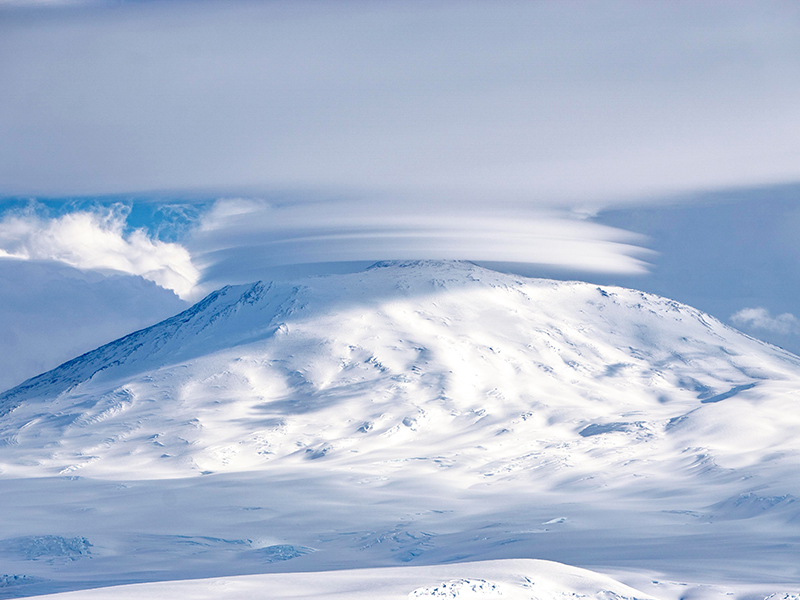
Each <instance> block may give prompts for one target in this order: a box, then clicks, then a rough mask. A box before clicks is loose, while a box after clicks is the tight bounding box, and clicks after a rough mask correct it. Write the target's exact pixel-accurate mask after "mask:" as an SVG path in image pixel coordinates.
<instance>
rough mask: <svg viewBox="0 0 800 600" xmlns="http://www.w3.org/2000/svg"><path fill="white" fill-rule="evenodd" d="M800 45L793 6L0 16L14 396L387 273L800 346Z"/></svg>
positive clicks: (83, 8)
mask: <svg viewBox="0 0 800 600" xmlns="http://www.w3.org/2000/svg"><path fill="white" fill-rule="evenodd" d="M798 33H800V6H798V4H797V3H796V2H788V1H787V2H779V1H761V2H746V1H742V2H737V3H728V2H721V1H720V2H710V1H709V2H666V1H664V2H655V1H654V2H633V1H626V2H615V1H608V2H584V1H578V0H576V1H574V2H569V3H565V2H545V1H539V2H496V3H483V2H409V1H406V2H391V1H388V2H381V3H368V2H359V1H343V2H337V3H330V2H321V1H316V2H315V1H300V2H288V1H281V0H274V1H271V2H224V1H223V2H210V1H208V2H204V1H199V2H188V1H181V0H165V1H162V2H136V1H128V2H126V1H122V2H120V1H114V2H103V1H102V0H98V1H91V2H81V1H63V2H59V1H35V2H23V1H8V0H0V82H2V94H0V284H2V291H1V292H0V345H2V347H3V354H4V355H6V356H9V357H12V358H11V359H7V360H6V361H5V366H3V367H0V387H2V388H5V387H8V386H11V385H14V384H16V383H19V382H21V381H22V380H23V379H25V378H26V377H29V376H33V375H35V374H37V373H38V372H40V371H41V370H43V369H46V368H51V367H54V366H56V365H57V364H58V363H59V362H61V361H63V360H67V359H69V358H71V357H72V356H74V355H75V354H76V353H79V352H84V351H88V350H90V349H92V348H93V347H94V346H96V345H99V344H101V343H104V342H107V341H110V339H112V338H113V337H116V336H118V335H123V334H124V333H127V332H129V331H131V330H132V329H135V328H137V327H143V326H146V325H148V324H150V323H152V322H155V321H157V320H159V319H162V318H165V317H166V316H169V315H170V314H173V313H174V312H176V311H177V310H180V309H181V308H183V307H185V306H188V305H189V304H190V303H191V302H193V301H196V300H198V299H200V298H201V297H202V296H203V295H204V294H206V293H208V292H210V291H212V290H213V289H215V288H217V287H220V286H222V285H226V284H229V283H243V282H248V281H253V280H257V279H270V278H282V277H289V276H297V275H298V274H320V273H331V272H344V271H348V270H354V269H358V268H362V267H364V266H367V265H368V264H370V263H372V262H374V261H377V260H387V259H416V258H433V259H462V260H472V261H477V262H479V263H481V264H485V265H487V266H492V267H495V268H500V269H504V270H510V271H513V272H518V273H522V274H527V275H536V276H553V277H558V278H577V279H585V280H590V281H597V282H599V283H607V284H608V283H616V284H620V285H626V286H629V287H635V288H639V289H644V290H647V291H652V292H654V293H659V294H662V295H665V296H669V297H673V298H675V299H677V300H681V301H684V302H687V303H690V304H693V305H695V306H697V307H698V308H701V309H702V310H706V311H708V312H710V313H711V314H713V315H714V316H716V317H718V318H720V319H721V320H723V321H725V322H727V323H730V324H732V325H734V326H736V327H739V328H741V329H742V330H744V331H746V332H748V333H750V334H752V335H756V336H758V337H761V338H763V339H767V340H768V341H771V342H773V343H778V344H780V345H782V346H783V347H786V348H788V349H790V350H792V351H795V352H800V321H799V320H798V319H799V318H800V305H798V304H799V303H800V301H798V300H797V298H800V294H798V292H800V270H799V269H798V267H797V265H798V258H800V256H799V255H800V246H799V245H798V242H797V241H795V238H800V236H797V235H796V234H795V232H797V231H798V228H800V212H799V209H798V206H800V205H798V199H799V198H800V103H798V102H797V98H798V97H800V58H798V57H800V35H798ZM43 344H44V345H46V346H47V351H46V352H45V351H42V347H43Z"/></svg>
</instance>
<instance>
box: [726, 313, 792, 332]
mask: <svg viewBox="0 0 800 600" xmlns="http://www.w3.org/2000/svg"><path fill="white" fill-rule="evenodd" d="M731 321H732V322H733V323H734V324H735V325H737V326H739V327H749V328H752V329H756V330H761V331H767V332H770V333H779V334H784V335H788V334H793V333H800V320H798V318H797V317H795V316H794V315H793V314H791V313H783V314H780V315H777V316H774V317H773V316H772V315H771V314H770V312H769V311H768V310H767V309H766V308H760V307H759V308H743V309H742V310H740V311H739V312H737V313H735V314H733V315H731Z"/></svg>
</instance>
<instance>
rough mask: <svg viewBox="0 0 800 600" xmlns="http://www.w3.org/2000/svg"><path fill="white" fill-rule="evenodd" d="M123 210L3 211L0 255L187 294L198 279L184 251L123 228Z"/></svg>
mask: <svg viewBox="0 0 800 600" xmlns="http://www.w3.org/2000/svg"><path fill="white" fill-rule="evenodd" d="M127 215H128V209H127V208H126V207H124V206H122V205H119V204H117V205H114V206H111V207H105V208H99V209H97V210H94V211H90V210H79V211H75V212H69V213H66V214H63V215H61V216H57V217H49V216H46V215H41V214H39V213H38V212H37V211H36V210H35V209H34V208H29V209H26V210H23V211H12V212H8V213H6V214H5V215H4V216H3V218H2V219H0V258H6V259H8V258H16V259H21V260H39V261H55V262H60V263H64V264H67V265H70V266H72V267H76V268H79V269H87V270H100V271H102V270H113V271H119V272H122V273H128V274H131V275H140V276H142V277H143V278H145V279H148V280H150V281H153V282H155V283H157V284H158V285H160V286H161V287H164V288H167V289H170V290H173V291H174V292H175V293H176V294H178V295H179V296H181V297H186V296H187V295H189V294H190V293H191V291H192V289H193V288H194V286H195V284H196V283H197V281H198V279H199V278H200V272H199V271H198V269H197V268H196V267H195V266H194V265H193V264H192V260H191V256H190V254H189V252H188V251H187V250H186V249H185V248H184V247H183V246H181V245H180V244H177V243H168V242H162V241H159V240H157V239H153V238H151V237H150V236H148V235H147V233H146V232H145V231H144V230H142V229H136V230H133V231H130V232H126V218H127Z"/></svg>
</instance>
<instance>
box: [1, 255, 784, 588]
mask: <svg viewBox="0 0 800 600" xmlns="http://www.w3.org/2000/svg"><path fill="white" fill-rule="evenodd" d="M798 400H800V359H798V358H797V357H795V356H794V355H791V354H789V353H786V352H784V351H782V350H779V349H777V348H774V347H772V346H769V345H767V344H764V343H761V342H759V341H757V340H754V339H752V338H749V337H747V336H745V335H743V334H741V333H739V332H737V331H735V330H734V329H731V328H729V327H727V326H725V325H723V324H722V323H720V322H718V321H716V320H714V319H712V318H711V317H709V316H707V315H704V314H702V313H700V312H699V311H697V310H695V309H692V308H691V307H688V306H685V305H682V304H679V303H677V302H674V301H671V300H668V299H665V298H660V297H657V296H652V295H649V294H644V293H641V292H637V291H634V290H626V289H622V288H611V287H606V288H603V289H602V290H601V289H599V288H597V286H593V285H589V284H583V283H578V282H555V281H547V280H533V279H526V278H521V277H516V276H510V275H502V274H499V273H495V272H492V271H487V270H485V269H481V268H478V267H475V266H474V265H470V264H467V263H388V264H382V265H379V266H376V267H374V268H372V269H370V270H368V271H366V272H363V273H357V274H352V275H337V276H331V277H323V278H312V279H307V280H302V281H297V282H292V283H285V284H275V283H257V284H253V285H247V286H234V287H228V288H225V289H223V290H220V291H219V292H216V293H214V294H212V295H211V296H209V297H208V298H206V299H205V300H203V301H202V302H200V303H199V304H197V305H195V306H194V307H192V308H191V309H189V310H188V311H186V312H184V313H181V314H180V315H177V316H175V317H173V318H172V319H169V320H167V321H164V322H163V323H160V324H158V325H156V326H154V327H151V328H149V329H146V330H142V331H140V332H136V333H134V334H132V335H130V336H128V337H126V338H122V339H120V340H117V341H114V342H112V343H110V344H107V345H105V346H103V347H101V348H98V349H97V350H95V351H93V352H90V353H88V354H86V355H83V356H81V357H78V358H76V359H74V360H72V361H70V362H69V363H66V364H64V365H62V366H61V367H59V368H57V369H55V370H53V371H50V372H48V373H45V374H43V375H41V376H39V377H37V378H34V379H31V380H29V381H27V382H25V383H24V384H22V385H21V386H19V387H17V388H15V389H12V390H9V391H8V392H6V393H5V394H3V395H2V396H0V407H1V408H0V412H2V413H3V416H2V417H0V471H2V472H0V485H1V486H2V487H0V509H2V514H3V517H4V531H3V534H2V541H0V573H8V574H16V575H18V576H20V577H22V576H27V577H30V578H33V579H31V580H30V581H31V583H30V584H25V585H22V586H16V587H18V588H19V589H21V590H25V592H24V593H25V594H27V595H31V594H41V593H45V592H53V591H60V590H70V589H72V590H80V589H84V588H92V587H97V586H102V585H113V584H123V583H136V582H159V581H165V580H179V579H180V580H184V579H185V580H188V579H194V578H198V577H218V578H219V577H222V578H234V579H235V578H237V577H240V576H246V575H247V576H249V575H252V574H266V573H272V574H277V573H283V572H310V571H313V572H316V571H323V570H337V572H341V573H347V572H350V570H351V569H355V568H365V567H371V568H378V567H388V566H398V565H408V568H413V567H414V566H415V565H431V566H432V565H448V564H450V563H464V562H466V561H489V560H494V559H503V560H507V559H519V558H545V559H550V560H555V561H560V562H565V563H569V564H573V565H577V566H581V567H586V568H590V569H594V570H599V571H604V572H615V573H617V572H618V573H622V575H620V576H619V578H621V579H622V580H625V581H628V580H633V579H635V575H633V574H635V573H642V572H644V573H650V574H652V575H651V576H650V577H651V578H650V579H647V580H646V581H652V580H658V581H665V580H668V581H672V582H684V583H687V582H688V583H691V582H692V581H694V582H705V583H707V584H709V585H711V584H714V585H723V584H724V585H730V586H733V585H734V584H736V585H740V584H741V582H742V581H746V582H749V583H752V584H753V585H755V584H757V583H758V584H759V585H760V584H763V586H764V587H761V588H758V593H761V592H763V596H761V597H762V598H763V597H764V596H766V595H768V594H770V593H774V592H778V591H781V590H784V591H787V592H790V591H791V592H792V593H794V592H796V591H797V590H796V586H797V585H798V582H800V571H798V567H797V560H796V557H797V555H798V554H799V553H800V530H799V529H798V527H800V516H798V514H800V513H798V508H797V503H796V500H795V499H796V498H797V497H800V480H798V478H797V477H796V473H797V472H798V467H800V438H798V436H797V435H796V432H797V430H798V427H800V410H799V409H798ZM34 540H38V541H34ZM56 540H61V541H56ZM75 540H85V542H86V545H85V547H82V546H81V545H80V543H78V542H76V541H75ZM37 548H38V549H37ZM80 548H83V550H81V549H80ZM42 549H44V550H42ZM76 549H77V550H76ZM40 551H41V552H42V553H41V554H39V555H36V554H37V552H40ZM84 551H85V552H84ZM59 552H61V554H59ZM48 553H49V554H48ZM431 568H433V567H431ZM276 576H277V575H276ZM461 579H465V580H470V581H471V580H477V579H485V580H486V581H487V582H495V583H498V585H506V586H507V582H506V583H503V581H499V580H496V579H493V578H492V577H489V576H488V575H487V576H485V577H484V576H481V575H478V574H477V571H475V572H463V571H459V572H458V573H454V574H452V576H451V575H447V576H444V575H443V576H441V577H440V576H439V575H437V576H436V577H435V578H434V579H433V580H431V581H422V582H420V583H419V585H415V586H413V587H410V588H406V589H405V591H403V592H402V594H403V595H402V596H400V597H406V596H407V595H408V594H409V593H411V592H413V591H414V590H416V589H418V588H425V587H430V586H434V588H435V587H436V586H437V585H440V584H443V583H444V582H449V581H456V580H461ZM226 581H227V579H226ZM159 585H161V584H159ZM164 585H166V584H164ZM182 585H183V584H182ZM186 585H189V584H186ZM647 585H650V584H647ZM665 585H666V584H665ZM677 585H678V584H677V583H676V584H675V586H677ZM791 585H795V588H792V589H787V587H786V586H789V588H791ZM670 586H672V584H670ZM734 587H735V586H734ZM662 588H663V589H666V588H664V586H661V587H660V588H658V589H659V590H662ZM9 589H10V588H9ZM15 589H16V588H15ZM498 589H500V588H498ZM697 589H699V588H697ZM714 589H717V588H714ZM720 589H722V588H720ZM726 589H727V588H726ZM731 589H733V588H731ZM740 589H741V588H735V590H734V591H735V593H737V594H738V593H739V592H738V591H736V590H740ZM0 590H2V588H0ZM669 590H678V587H669ZM792 590H793V591H792ZM662 591H663V590H662ZM4 593H5V592H3V591H0V597H2V596H3V594H4ZM14 593H15V594H16V593H17V592H14ZM87 593H89V592H87ZM476 593H477V592H476ZM509 593H510V592H509ZM515 593H516V592H515ZM669 593H670V594H671V593H672V591H670V592H669ZM698 593H699V592H698ZM726 593H727V592H726ZM742 593H744V592H742ZM747 593H750V592H747ZM676 594H677V595H676V597H675V600H678V598H680V597H681V595H680V594H679V593H678V592H676ZM534 595H536V594H534ZM653 595H656V596H658V594H653ZM6 596H9V594H6ZM536 597H537V598H540V600H541V599H542V598H543V597H541V596H539V595H536ZM751 600H752V599H751Z"/></svg>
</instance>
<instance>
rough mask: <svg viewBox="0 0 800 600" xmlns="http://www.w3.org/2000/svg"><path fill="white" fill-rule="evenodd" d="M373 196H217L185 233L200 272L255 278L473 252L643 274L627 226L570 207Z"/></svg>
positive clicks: (493, 258) (475, 257)
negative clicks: (295, 269) (576, 213)
mask: <svg viewBox="0 0 800 600" xmlns="http://www.w3.org/2000/svg"><path fill="white" fill-rule="evenodd" d="M379 204H380V208H376V204H375V202H373V201H370V200H366V199H365V200H348V201H341V200H328V201H325V202H293V203H285V204H275V203H269V202H266V201H258V200H251V199H226V200H220V201H218V202H217V203H215V205H214V206H213V207H212V208H211V210H209V212H208V213H206V214H205V215H204V216H203V217H202V219H201V220H200V222H199V224H198V227H197V229H196V230H195V232H194V233H193V234H192V235H191V236H190V238H188V239H187V240H186V242H185V243H186V245H187V247H188V248H190V249H191V250H192V253H193V256H194V257H195V260H196V262H197V264H198V265H200V266H201V267H202V268H203V270H204V273H205V275H206V277H207V278H208V279H209V280H211V281H219V280H220V279H222V278H224V277H230V278H234V279H236V278H237V277H238V278H240V279H241V280H246V279H248V278H252V277H253V276H254V275H253V273H254V271H257V270H258V269H262V271H263V270H266V269H269V268H271V267H277V266H282V265H303V264H310V263H333V262H359V261H367V262H374V261H379V260H393V259H434V260H454V259H455V260H472V261H485V262H516V263H527V264H534V265H547V266H550V267H558V268H563V269H571V270H580V271H590V272H599V273H622V274H629V275H630V274H642V273H645V272H647V267H648V264H647V263H646V262H645V260H644V258H646V257H649V256H650V255H651V254H652V253H651V252H650V251H648V250H647V249H645V248H643V247H642V245H641V244H642V243H643V242H644V241H645V239H644V238H643V237H641V236H637V235H635V234H633V233H630V232H628V231H624V230H621V229H616V228H613V227H606V226H603V225H598V224H596V223H592V222H591V221H589V220H587V219H585V218H580V217H573V216H571V213H569V212H567V211H547V212H545V211H530V210H528V211H520V210H519V208H518V207H514V206H513V205H506V206H503V205H494V206H493V207H492V208H491V210H489V209H487V208H486V207H484V206H482V205H480V204H478V205H465V204H463V203H462V204H452V203H446V202H438V203H426V204H424V205H416V204H409V203H387V202H383V203H379Z"/></svg>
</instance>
